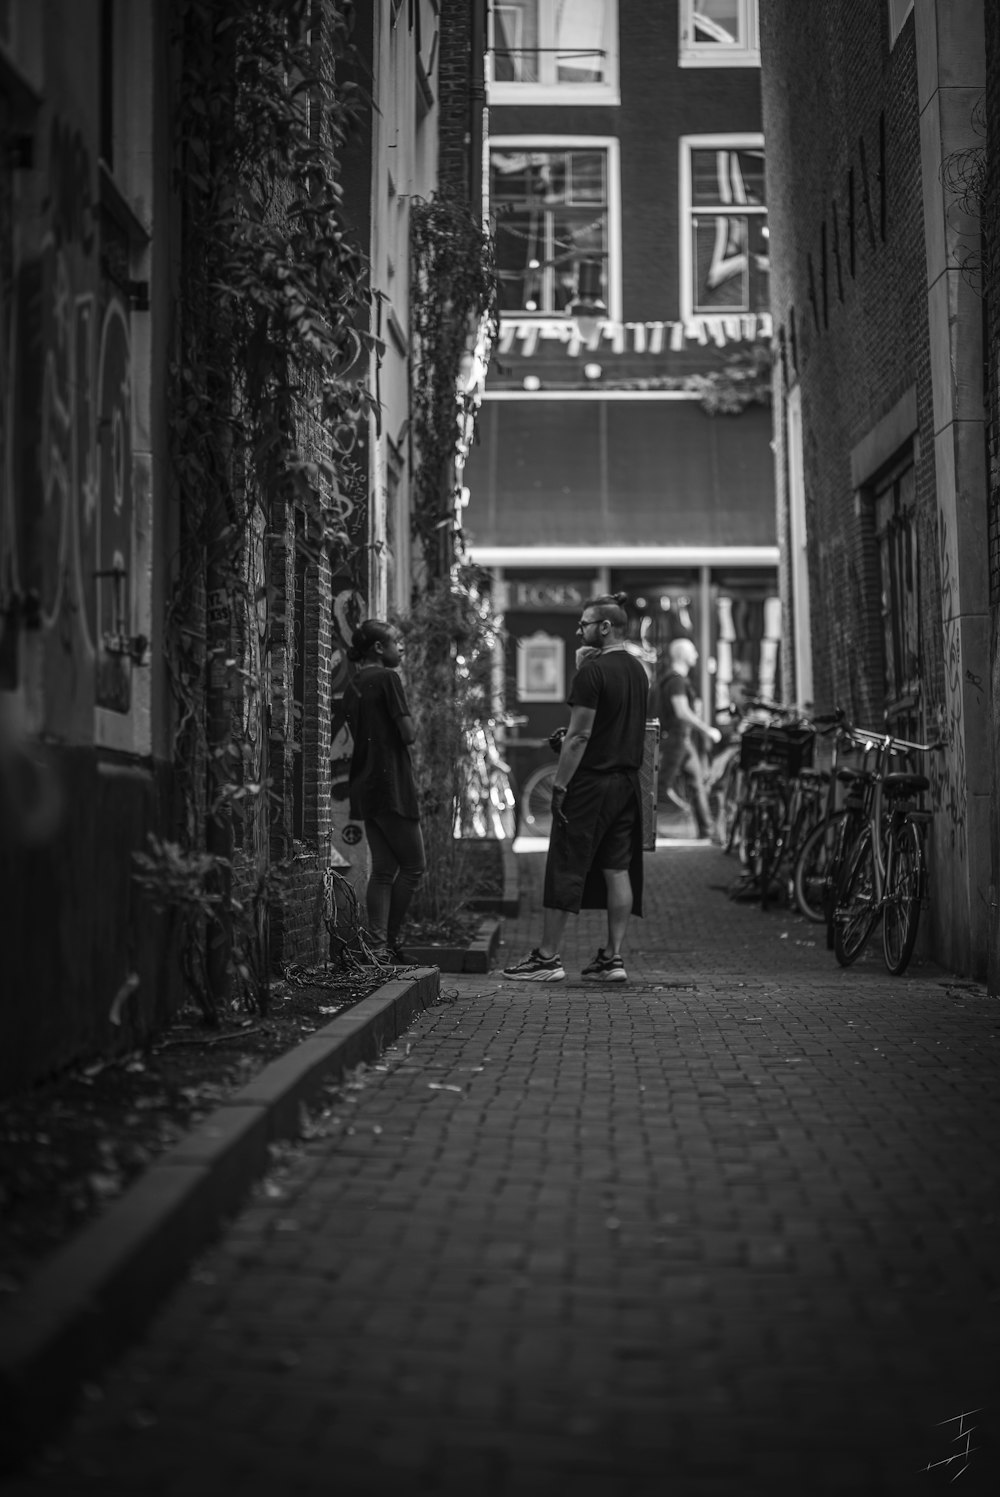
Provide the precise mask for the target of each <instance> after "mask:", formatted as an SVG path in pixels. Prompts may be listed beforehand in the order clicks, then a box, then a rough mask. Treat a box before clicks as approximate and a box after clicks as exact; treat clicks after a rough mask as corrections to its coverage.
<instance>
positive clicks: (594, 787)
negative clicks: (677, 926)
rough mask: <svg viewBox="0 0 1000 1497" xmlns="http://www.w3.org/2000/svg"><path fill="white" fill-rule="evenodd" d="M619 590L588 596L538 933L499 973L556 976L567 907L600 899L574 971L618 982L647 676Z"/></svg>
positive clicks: (629, 902) (633, 900)
mask: <svg viewBox="0 0 1000 1497" xmlns="http://www.w3.org/2000/svg"><path fill="white" fill-rule="evenodd" d="M624 602H625V594H624V593H619V594H616V595H615V596H614V597H611V596H604V597H600V598H593V599H591V601H590V602H589V603H587V605H586V606H585V608H584V610H583V614H582V616H581V619H580V623H579V626H578V628H577V633H578V634H579V635H580V637H581V640H582V642H583V644H584V645H589V646H592V647H594V648H595V649H597V650H599V653H598V654H596V655H594V656H593V657H592V658H591V659H585V660H584V662H583V664H582V665H581V666H580V669H579V670H578V671H577V674H576V676H575V677H574V679H573V683H572V686H571V687H570V694H569V706H570V719H569V727H568V728H567V730H566V736H565V738H564V739H563V744H562V748H561V750H560V754H559V763H558V764H557V765H556V775H555V784H554V786H553V790H552V830H551V833H550V835H549V850H548V855H547V857H546V860H545V884H544V892H543V895H542V904H543V907H544V914H543V925H542V941H541V945H540V946H536V947H535V949H534V950H533V951H532V952H531V953H530V955H528V956H526V957H525V958H524V960H523V961H520V962H517V963H515V965H514V966H511V967H505V968H504V976H505V977H509V978H513V979H514V980H515V981H518V982H558V981H560V980H561V979H563V978H564V977H565V976H566V971H565V968H564V967H563V964H562V958H561V956H560V955H559V947H560V945H561V943H562V937H563V931H564V930H565V926H566V917H567V916H568V915H570V914H577V913H578V912H579V911H580V910H581V909H606V910H607V912H608V944H607V946H602V947H601V948H600V949H599V951H598V953H597V955H596V956H595V957H594V958H593V960H592V961H591V962H589V963H588V965H587V966H586V967H584V969H583V972H582V974H581V975H582V976H583V977H584V978H586V979H587V980H589V981H597V982H625V981H626V980H627V977H628V973H627V971H626V969H625V962H624V959H623V957H622V944H623V942H624V940H625V936H626V933H627V930H628V923H629V918H630V917H631V915H632V914H636V915H641V914H642V812H641V806H640V790H639V766H640V765H641V763H642V753H643V743H644V737H645V731H646V705H647V700H648V696H649V681H648V679H647V676H646V672H645V671H644V670H643V668H642V666H641V665H640V664H639V662H638V660H636V659H635V657H634V656H633V655H631V654H630V653H629V652H628V651H627V650H626V648H625V631H626V628H627V624H628V619H627V615H626V613H625V609H624V606H623V605H624Z"/></svg>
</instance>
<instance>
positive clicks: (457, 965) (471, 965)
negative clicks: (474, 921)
mask: <svg viewBox="0 0 1000 1497" xmlns="http://www.w3.org/2000/svg"><path fill="white" fill-rule="evenodd" d="M502 933H503V921H501V920H493V919H490V918H485V919H482V920H480V922H479V927H478V929H477V931H476V934H475V935H474V936H473V938H472V940H471V941H469V942H467V943H466V944H465V945H464V946H421V945H419V944H418V943H416V942H414V941H407V943H406V950H407V952H408V953H411V954H412V956H413V960H414V961H415V962H421V963H423V962H434V964H435V965H436V966H437V967H438V968H439V969H440V971H442V972H449V973H451V972H480V973H481V972H489V971H490V969H491V968H492V966H493V965H494V963H495V962H496V957H497V950H498V948H499V946H500V937H501V935H502Z"/></svg>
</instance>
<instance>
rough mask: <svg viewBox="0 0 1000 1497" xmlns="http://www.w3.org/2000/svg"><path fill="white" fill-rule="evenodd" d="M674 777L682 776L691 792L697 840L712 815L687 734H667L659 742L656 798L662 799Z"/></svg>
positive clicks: (689, 737)
mask: <svg viewBox="0 0 1000 1497" xmlns="http://www.w3.org/2000/svg"><path fill="white" fill-rule="evenodd" d="M678 774H684V775H686V776H687V778H688V780H689V781H690V782H691V786H692V789H693V791H694V799H693V802H692V805H693V810H694V817H695V821H696V822H697V823H698V835H699V837H707V836H708V833H709V828H710V826H711V824H712V813H711V811H710V810H709V808H708V796H707V795H706V793H705V783H704V779H703V774H704V771H703V769H702V764H701V760H700V759H699V757H698V752H697V750H696V749H695V746H694V744H693V743H692V742H691V735H690V733H667V734H665V736H664V737H663V738H661V739H660V784H659V798H660V800H661V801H663V800H665V799H666V794H667V791H668V790H669V789H670V787H671V785H672V784H673V782H674V780H675V779H676V777H677V775H678Z"/></svg>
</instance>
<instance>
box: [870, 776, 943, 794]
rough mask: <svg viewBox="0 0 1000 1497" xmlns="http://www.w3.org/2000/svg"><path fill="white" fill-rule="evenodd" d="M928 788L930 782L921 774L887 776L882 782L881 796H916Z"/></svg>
mask: <svg viewBox="0 0 1000 1497" xmlns="http://www.w3.org/2000/svg"><path fill="white" fill-rule="evenodd" d="M930 788H931V782H930V780H929V779H928V778H927V776H926V775H922V774H902V773H899V774H887V775H886V777H885V779H884V780H883V781H882V794H883V795H888V796H889V797H894V796H900V795H917V794H918V793H919V792H920V791H921V790H929V789H930Z"/></svg>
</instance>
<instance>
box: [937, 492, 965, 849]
mask: <svg viewBox="0 0 1000 1497" xmlns="http://www.w3.org/2000/svg"><path fill="white" fill-rule="evenodd" d="M939 547H940V564H941V618H942V623H943V630H944V694H945V700H944V703H943V705H942V706H941V707H939V708H938V724H937V729H938V736H939V737H940V738H942V739H943V740H944V741H945V742H946V743H947V744H948V747H947V749H946V751H945V752H944V753H943V754H931V755H930V761H931V763H930V780H931V797H932V804H933V806H934V809H935V810H936V811H937V812H938V813H939V814H940V815H941V817H942V818H943V819H944V823H945V826H946V827H947V829H948V835H949V845H950V847H951V850H952V853H953V855H954V856H955V857H956V858H957V859H958V860H959V862H962V863H964V862H965V860H966V856H967V828H966V804H967V800H968V783H967V778H966V763H965V725H964V722H963V711H964V708H963V700H962V691H963V687H962V635H961V626H960V622H959V618H958V579H957V577H956V576H955V567H954V562H953V558H952V548H951V545H950V544H949V538H948V523H947V520H946V519H945V517H944V515H940V516H939Z"/></svg>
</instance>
